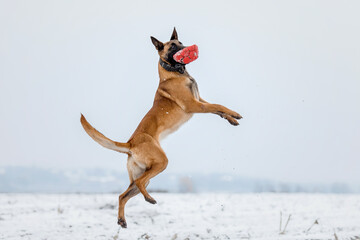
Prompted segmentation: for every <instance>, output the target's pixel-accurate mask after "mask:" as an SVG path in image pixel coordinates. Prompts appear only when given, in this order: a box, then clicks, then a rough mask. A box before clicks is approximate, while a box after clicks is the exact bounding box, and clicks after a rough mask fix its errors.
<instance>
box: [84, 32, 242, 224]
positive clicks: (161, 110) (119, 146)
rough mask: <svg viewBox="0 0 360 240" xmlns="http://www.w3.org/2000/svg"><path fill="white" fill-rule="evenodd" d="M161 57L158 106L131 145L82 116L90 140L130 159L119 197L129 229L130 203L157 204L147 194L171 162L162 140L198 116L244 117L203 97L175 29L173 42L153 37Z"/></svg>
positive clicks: (122, 220)
mask: <svg viewBox="0 0 360 240" xmlns="http://www.w3.org/2000/svg"><path fill="white" fill-rule="evenodd" d="M151 41H152V43H153V44H154V46H155V48H156V50H157V51H158V54H159V56H160V59H159V63H158V70H159V77H160V81H159V87H158V89H157V92H156V95H155V99H154V103H153V106H152V108H151V109H150V110H149V112H148V113H147V114H146V115H145V117H144V118H143V119H142V121H141V122H140V124H139V126H138V127H137V128H136V130H135V132H134V133H133V135H132V136H131V137H130V139H129V141H127V142H126V143H121V142H116V141H113V140H111V139H109V138H107V137H105V136H104V135H103V134H101V133H100V132H99V131H97V130H96V129H95V128H93V127H92V126H91V125H90V124H89V123H88V122H87V120H86V119H85V117H84V116H83V115H82V114H81V124H82V126H83V128H84V129H85V131H86V132H87V133H88V134H89V136H90V137H91V138H92V139H94V140H95V141H96V142H98V143H99V144H100V145H102V146H103V147H105V148H108V149H111V150H114V151H117V152H121V153H125V154H127V155H128V160H127V170H128V174H129V178H130V185H129V187H128V189H127V190H126V191H125V192H124V193H122V194H121V195H120V196H119V212H118V224H119V225H120V226H121V227H123V228H126V227H127V224H126V220H125V213H124V208H125V204H126V202H127V201H128V200H129V199H130V198H132V197H134V196H135V195H137V194H138V193H141V194H142V195H143V196H144V198H145V200H146V201H148V202H149V203H152V204H155V203H156V201H155V199H154V198H152V197H151V196H150V194H149V193H148V192H147V191H146V187H147V185H148V184H149V181H150V179H151V178H153V177H155V176H156V175H158V174H159V173H161V172H162V171H164V170H165V168H166V166H167V164H168V159H167V157H166V155H165V152H164V151H163V149H162V148H161V146H160V140H161V139H163V138H164V137H165V136H166V135H168V134H170V133H172V132H174V131H175V130H177V129H178V128H179V127H180V126H181V125H182V124H183V123H185V122H186V121H188V120H189V119H190V118H191V117H192V115H193V114H194V113H214V114H217V115H219V116H221V117H222V118H224V119H226V120H227V121H228V122H229V123H230V124H232V125H238V124H239V123H238V122H237V120H236V119H241V118H242V117H241V115H240V114H238V113H236V112H234V111H232V110H230V109H228V108H226V107H224V106H222V105H219V104H211V103H208V102H206V101H205V100H204V99H202V98H201V97H200V94H199V91H198V86H197V83H196V81H195V79H194V78H192V77H191V76H190V74H189V73H188V72H187V71H186V68H185V64H181V63H179V62H176V61H175V60H174V59H173V56H174V54H176V53H177V52H179V51H181V50H182V49H184V48H185V46H183V44H182V43H181V42H180V41H179V40H178V34H177V32H176V29H175V28H174V30H173V33H172V35H171V38H170V41H168V42H165V43H162V42H160V41H159V40H157V39H156V38H154V37H151Z"/></svg>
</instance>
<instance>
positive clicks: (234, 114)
mask: <svg viewBox="0 0 360 240" xmlns="http://www.w3.org/2000/svg"><path fill="white" fill-rule="evenodd" d="M230 116H232V117H233V118H236V119H242V116H241V115H240V114H238V113H237V112H234V111H232V112H231V114H230Z"/></svg>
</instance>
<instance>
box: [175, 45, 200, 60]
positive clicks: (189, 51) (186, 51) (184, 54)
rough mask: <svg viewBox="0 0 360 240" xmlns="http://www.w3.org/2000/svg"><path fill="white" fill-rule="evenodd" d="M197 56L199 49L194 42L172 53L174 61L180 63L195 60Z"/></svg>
mask: <svg viewBox="0 0 360 240" xmlns="http://www.w3.org/2000/svg"><path fill="white" fill-rule="evenodd" d="M198 57H199V49H198V46H196V45H195V44H194V45H192V46H189V47H186V48H183V49H181V50H180V51H178V52H177V53H175V54H174V56H173V58H174V60H175V61H176V62H178V63H182V64H188V63H191V62H192V61H195V60H196V59H197V58H198Z"/></svg>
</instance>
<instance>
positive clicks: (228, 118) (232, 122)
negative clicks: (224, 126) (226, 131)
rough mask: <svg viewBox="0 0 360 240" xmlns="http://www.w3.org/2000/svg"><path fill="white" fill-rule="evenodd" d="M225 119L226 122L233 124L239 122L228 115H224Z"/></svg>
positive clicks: (235, 124)
mask: <svg viewBox="0 0 360 240" xmlns="http://www.w3.org/2000/svg"><path fill="white" fill-rule="evenodd" d="M225 119H226V120H228V122H229V123H230V124H231V125H234V126H237V125H239V122H238V121H237V120H236V119H234V118H232V117H230V116H229V115H227V117H225Z"/></svg>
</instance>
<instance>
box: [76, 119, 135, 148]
mask: <svg viewBox="0 0 360 240" xmlns="http://www.w3.org/2000/svg"><path fill="white" fill-rule="evenodd" d="M80 122H81V125H82V126H83V128H84V129H85V131H86V132H87V134H89V136H90V137H91V138H92V139H94V140H95V141H96V142H97V143H99V144H100V145H101V146H103V147H106V148H108V149H111V150H114V151H117V152H121V153H126V154H130V153H131V152H130V144H129V143H120V142H115V141H113V140H111V139H109V138H107V137H105V136H104V135H103V134H102V133H101V132H99V131H98V130H96V129H95V128H94V127H93V126H91V125H90V123H89V122H88V121H86V118H85V117H84V115H82V114H81V119H80Z"/></svg>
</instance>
